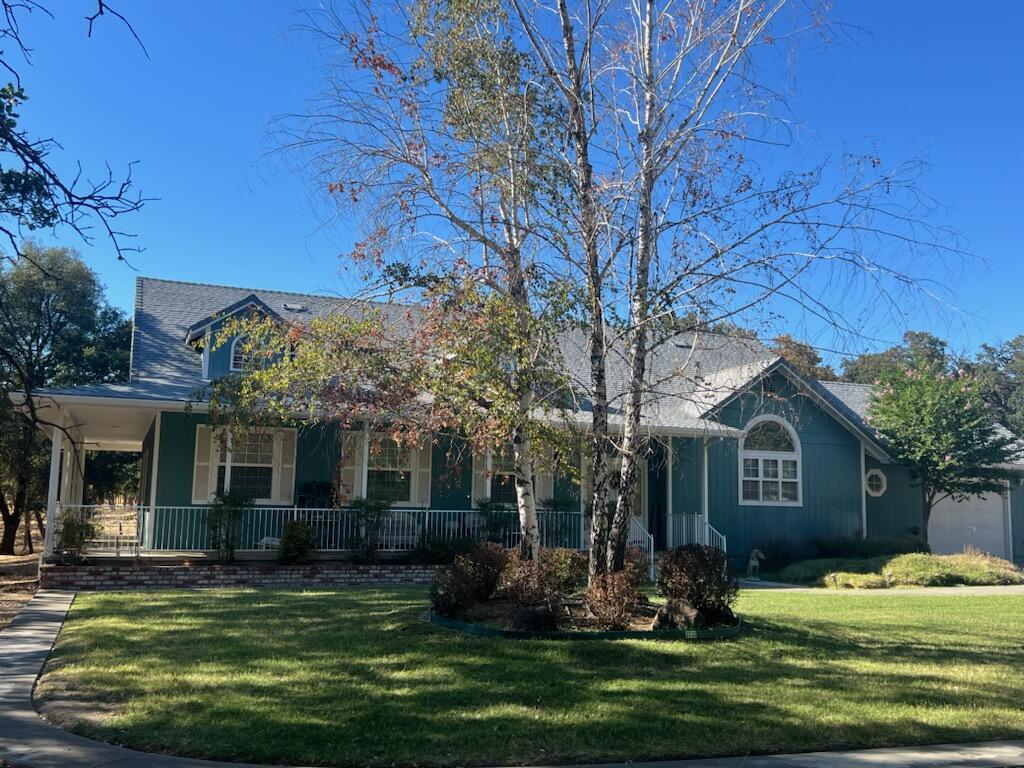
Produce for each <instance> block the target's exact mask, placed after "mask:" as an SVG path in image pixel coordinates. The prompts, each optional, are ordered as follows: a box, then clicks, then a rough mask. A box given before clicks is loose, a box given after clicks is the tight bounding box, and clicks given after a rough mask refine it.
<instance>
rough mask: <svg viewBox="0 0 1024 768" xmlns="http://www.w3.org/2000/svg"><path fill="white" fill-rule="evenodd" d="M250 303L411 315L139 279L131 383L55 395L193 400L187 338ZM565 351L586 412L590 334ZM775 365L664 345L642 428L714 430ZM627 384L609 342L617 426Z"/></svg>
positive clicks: (749, 350)
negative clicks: (720, 416)
mask: <svg viewBox="0 0 1024 768" xmlns="http://www.w3.org/2000/svg"><path fill="white" fill-rule="evenodd" d="M252 297H255V298H256V299H258V300H259V301H260V302H262V303H263V304H265V305H266V306H267V307H269V308H270V309H272V310H273V311H274V312H275V313H277V314H278V315H280V316H281V317H282V318H284V319H285V320H288V321H294V322H303V321H308V320H309V319H311V318H313V317H321V316H325V315H328V314H331V313H335V312H345V313H346V314H356V315H358V314H359V313H361V312H364V311H366V309H367V308H368V307H371V306H372V307H373V309H374V310H375V311H383V312H385V313H388V315H389V317H388V318H387V320H388V322H391V323H395V324H398V325H401V324H403V323H410V322H411V312H412V308H411V307H409V306H408V305H403V304H388V303H379V302H365V301H357V300H352V299H344V298H339V297H333V296H320V295H315V294H298V293H289V292H283V291H270V290H262V289H258V288H256V289H254V288H237V287H232V286H222V285H208V284H205V283H192V282H181V281H176V280H160V279H155V278H144V277H140V278H138V279H137V280H136V298H135V326H134V333H133V337H132V366H131V380H130V383H128V384H109V385H106V384H105V385H96V386H91V387H75V388H72V389H68V390H59V391H58V390H55V391H53V394H77V395H95V396H104V397H120V398H140V399H161V400H179V401H185V400H191V399H194V398H195V397H196V394H197V393H198V392H200V391H201V389H202V387H203V385H204V381H203V378H202V357H201V355H200V354H199V352H197V351H196V350H195V349H193V348H192V347H190V346H189V345H188V344H186V343H185V339H186V336H187V335H188V333H189V330H190V329H193V328H194V327H195V326H196V325H197V324H202V323H203V322H205V321H208V320H209V319H210V318H211V317H213V316H215V315H218V314H222V313H224V312H225V310H227V309H228V308H230V307H232V306H237V305H239V303H241V304H243V305H244V304H245V302H246V300H248V299H251V298H252ZM299 307H301V309H299ZM560 346H561V350H562V354H563V356H564V359H565V362H566V365H567V368H568V370H569V373H570V377H571V379H572V381H573V384H574V386H575V387H576V388H577V390H578V391H580V392H581V393H583V404H582V410H583V411H584V412H585V411H587V410H589V408H588V405H587V402H586V393H587V392H588V390H589V353H588V350H587V335H586V333H584V332H583V331H567V332H565V333H564V334H563V335H562V337H561V339H560ZM776 359H777V356H776V355H774V354H773V353H771V352H770V351H768V350H767V349H765V347H764V346H763V345H762V344H760V343H759V342H758V341H756V340H752V339H743V338H737V337H732V336H723V335H720V334H715V333H703V332H701V333H691V332H687V333H680V334H677V335H676V336H673V337H672V338H670V339H669V340H668V341H666V342H664V343H663V344H661V345H659V347H658V348H657V351H656V353H655V354H654V355H653V356H652V357H651V360H650V366H649V370H648V375H647V379H648V387H649V389H650V394H649V396H648V401H647V403H646V407H645V417H644V422H645V425H646V426H648V427H654V426H659V427H675V428H683V429H697V430H705V429H706V430H712V431H713V430H714V429H717V428H720V427H721V425H718V424H717V423H716V422H714V421H711V420H708V419H705V418H703V415H704V413H705V412H706V411H707V410H708V409H709V408H710V407H712V406H713V405H714V404H716V403H717V402H720V401H721V400H723V399H725V398H726V397H728V396H729V395H731V394H732V393H733V392H734V391H735V388H736V387H739V386H742V385H743V384H746V383H747V382H748V381H749V380H750V379H751V378H753V377H754V376H756V375H757V373H758V372H759V371H762V370H764V369H766V368H767V367H768V366H770V365H771V364H772V362H773V361H774V360H776ZM627 381H628V366H627V364H626V356H625V347H624V345H623V344H621V343H619V342H616V341H615V340H614V339H613V340H612V341H611V343H610V344H609V355H608V394H609V400H610V404H611V408H612V414H611V421H612V423H613V424H615V423H616V422H619V421H621V411H622V408H623V405H624V396H625V392H626V384H627Z"/></svg>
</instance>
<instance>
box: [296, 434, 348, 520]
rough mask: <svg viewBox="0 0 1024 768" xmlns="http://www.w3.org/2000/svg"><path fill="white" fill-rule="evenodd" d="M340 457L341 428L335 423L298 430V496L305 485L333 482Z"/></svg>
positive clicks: (297, 499) (297, 497) (297, 501)
mask: <svg viewBox="0 0 1024 768" xmlns="http://www.w3.org/2000/svg"><path fill="white" fill-rule="evenodd" d="M340 460H341V430H340V429H338V427H337V426H336V425H334V424H323V425H319V424H318V425H312V426H309V427H303V428H302V429H300V430H299V436H298V445H297V446H296V449H295V499H296V504H301V501H300V500H299V497H300V496H301V495H302V489H303V487H304V486H305V485H307V484H309V483H315V482H330V483H333V482H334V481H335V480H336V479H337V472H338V462H339V461H340Z"/></svg>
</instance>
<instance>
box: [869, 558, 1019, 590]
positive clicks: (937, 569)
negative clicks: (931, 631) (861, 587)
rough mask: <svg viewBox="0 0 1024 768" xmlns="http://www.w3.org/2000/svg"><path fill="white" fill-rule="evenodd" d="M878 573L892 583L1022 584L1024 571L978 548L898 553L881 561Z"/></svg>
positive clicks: (910, 584) (933, 585) (933, 584)
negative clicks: (946, 552) (955, 552)
mask: <svg viewBox="0 0 1024 768" xmlns="http://www.w3.org/2000/svg"><path fill="white" fill-rule="evenodd" d="M882 574H883V575H884V576H885V578H886V580H887V581H888V582H889V585H890V586H894V587H895V586H912V587H945V586H954V585H961V584H963V585H967V586H988V585H998V584H1024V573H1022V572H1021V571H1020V569H1019V568H1017V567H1016V566H1014V565H1013V563H1011V562H1009V561H1008V560H1003V559H1002V558H999V557H995V556H993V555H989V554H986V553H984V552H979V551H978V550H970V551H967V552H964V553H963V554H959V555H925V554H908V555H900V556H898V557H894V558H892V559H891V560H890V561H889V562H887V563H886V564H885V566H884V568H883V569H882Z"/></svg>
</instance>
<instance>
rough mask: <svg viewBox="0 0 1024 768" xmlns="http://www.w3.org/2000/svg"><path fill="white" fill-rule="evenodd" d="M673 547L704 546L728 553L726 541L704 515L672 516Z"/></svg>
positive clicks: (670, 528) (670, 527)
mask: <svg viewBox="0 0 1024 768" xmlns="http://www.w3.org/2000/svg"><path fill="white" fill-rule="evenodd" d="M669 530H670V531H671V537H672V540H671V542H670V544H671V546H673V547H681V546H684V545H686V544H702V545H704V546H708V547H715V548H716V549H720V550H722V551H723V552H727V551H728V550H727V549H726V539H725V536H723V535H722V533H721V532H720V531H719V530H717V529H716V528H715V527H714V526H713V525H711V524H710V523H708V521H707V519H706V518H705V517H704V516H703V515H672V519H671V525H670V526H669Z"/></svg>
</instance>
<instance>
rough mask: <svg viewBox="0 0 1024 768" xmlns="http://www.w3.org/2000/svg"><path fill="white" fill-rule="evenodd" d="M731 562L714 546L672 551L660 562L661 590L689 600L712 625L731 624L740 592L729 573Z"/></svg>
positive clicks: (668, 595) (696, 546)
mask: <svg viewBox="0 0 1024 768" xmlns="http://www.w3.org/2000/svg"><path fill="white" fill-rule="evenodd" d="M728 562H729V561H728V558H727V557H726V555H725V553H724V552H722V551H721V550H720V549H716V548H714V547H704V546H700V545H699V544H687V545H686V546H683V547H676V548H675V549H670V550H668V551H667V552H665V553H664V554H663V555H662V558H661V561H660V562H659V563H658V591H659V592H661V594H662V595H664V596H665V597H667V598H678V599H682V600H686V601H687V602H688V603H689V604H690V605H692V606H693V607H694V608H696V609H697V610H698V611H700V613H701V614H702V615H703V616H704V618H705V619H706V620H707V622H708V623H709V624H721V623H726V622H730V621H732V619H733V612H732V606H733V604H734V603H735V602H736V596H737V593H738V591H739V589H738V586H737V584H736V579H735V578H733V577H732V576H730V575H729V573H728V568H727V566H728Z"/></svg>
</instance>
